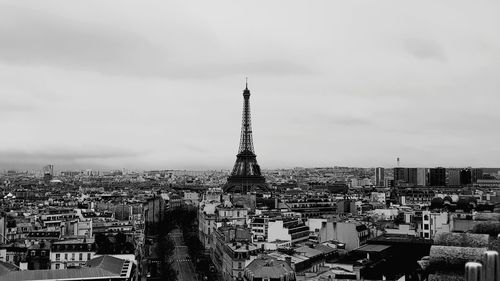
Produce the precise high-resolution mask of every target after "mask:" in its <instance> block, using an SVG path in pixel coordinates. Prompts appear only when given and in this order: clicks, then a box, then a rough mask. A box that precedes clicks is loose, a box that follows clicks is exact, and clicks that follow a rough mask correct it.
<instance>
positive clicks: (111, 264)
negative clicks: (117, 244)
mask: <svg viewBox="0 0 500 281" xmlns="http://www.w3.org/2000/svg"><path fill="white" fill-rule="evenodd" d="M84 265H85V267H82V268H72V269H61V270H18V269H17V268H11V270H0V280H2V281H18V280H23V281H29V280H33V281H44V280H47V281H53V280H58V281H74V280H86V281H98V280H107V281H132V280H133V276H134V271H135V266H134V263H133V262H131V261H129V260H123V259H118V258H115V257H111V256H101V257H98V258H95V259H92V260H89V261H87V262H85V263H84Z"/></svg>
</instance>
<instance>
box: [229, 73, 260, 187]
mask: <svg viewBox="0 0 500 281" xmlns="http://www.w3.org/2000/svg"><path fill="white" fill-rule="evenodd" d="M245 80H246V81H245V90H243V116H242V122H241V136H240V145H239V149H238V155H236V162H235V163H234V167H233V171H232V172H231V175H230V176H229V177H228V179H227V183H226V185H225V186H224V191H226V192H243V193H244V192H248V191H251V190H255V189H260V190H264V191H267V190H268V187H267V184H266V179H265V178H264V177H263V176H262V174H261V171H260V166H259V165H258V164H257V156H256V155H255V151H254V147H253V138H252V122H251V117H250V90H248V78H246V79H245Z"/></svg>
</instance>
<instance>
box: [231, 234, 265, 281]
mask: <svg viewBox="0 0 500 281" xmlns="http://www.w3.org/2000/svg"><path fill="white" fill-rule="evenodd" d="M260 252H261V248H259V247H258V246H257V245H255V244H253V243H251V242H250V241H245V242H233V243H226V244H225V246H224V252H223V254H222V278H223V279H224V280H227V281H232V280H242V279H243V274H244V271H245V268H246V267H247V266H248V265H249V264H250V263H251V262H252V261H253V260H254V259H255V258H257V256H258V254H259V253H260Z"/></svg>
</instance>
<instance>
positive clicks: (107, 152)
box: [0, 147, 140, 161]
mask: <svg viewBox="0 0 500 281" xmlns="http://www.w3.org/2000/svg"><path fill="white" fill-rule="evenodd" d="M138 155H140V154H139V153H136V152H132V151H129V150H121V149H117V148H112V147H109V148H104V147H101V148H96V147H82V148H79V149H76V148H59V149H56V148H45V149H36V150H33V149H31V150H20V149H10V150H0V158H2V159H9V160H13V159H16V160H20V159H22V160H28V161H35V160H44V161H60V160H64V161H78V160H86V159H109V158H125V157H134V156H138Z"/></svg>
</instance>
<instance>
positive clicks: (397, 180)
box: [394, 167, 408, 186]
mask: <svg viewBox="0 0 500 281" xmlns="http://www.w3.org/2000/svg"><path fill="white" fill-rule="evenodd" d="M407 182H408V170H407V169H406V168H402V167H396V168H394V184H395V185H396V186H401V185H403V184H405V183H407Z"/></svg>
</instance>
